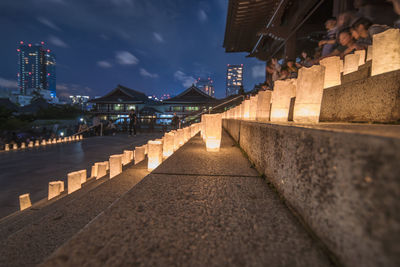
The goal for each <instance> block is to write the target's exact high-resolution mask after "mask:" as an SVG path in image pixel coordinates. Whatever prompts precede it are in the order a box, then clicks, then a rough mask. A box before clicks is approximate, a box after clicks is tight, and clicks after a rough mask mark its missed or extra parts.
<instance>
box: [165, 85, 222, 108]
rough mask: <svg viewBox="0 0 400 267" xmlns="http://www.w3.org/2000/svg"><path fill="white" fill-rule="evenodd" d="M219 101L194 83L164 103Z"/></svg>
mask: <svg viewBox="0 0 400 267" xmlns="http://www.w3.org/2000/svg"><path fill="white" fill-rule="evenodd" d="M216 102H218V100H217V99H215V98H214V97H212V96H209V95H207V94H206V93H204V92H203V91H202V90H200V89H199V88H197V87H196V86H194V85H192V86H190V87H189V88H188V89H186V90H185V91H183V92H182V93H180V94H179V95H177V96H175V97H172V98H170V99H166V100H164V101H163V103H164V104H186V103H187V104H191V103H194V104H197V103H199V104H203V103H204V104H205V103H216Z"/></svg>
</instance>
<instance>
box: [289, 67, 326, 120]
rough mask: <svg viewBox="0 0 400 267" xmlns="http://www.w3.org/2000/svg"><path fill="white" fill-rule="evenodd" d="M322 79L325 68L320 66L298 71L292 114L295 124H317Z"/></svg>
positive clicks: (322, 87) (322, 84)
mask: <svg viewBox="0 0 400 267" xmlns="http://www.w3.org/2000/svg"><path fill="white" fill-rule="evenodd" d="M324 77H325V67H324V66H321V65H314V66H312V67H311V68H301V69H300V70H299V75H298V78H297V88H296V102H295V104H294V114H293V120H294V121H295V122H300V123H310V122H311V123H317V122H318V121H319V114H320V111H321V101H322V93H323V90H324Z"/></svg>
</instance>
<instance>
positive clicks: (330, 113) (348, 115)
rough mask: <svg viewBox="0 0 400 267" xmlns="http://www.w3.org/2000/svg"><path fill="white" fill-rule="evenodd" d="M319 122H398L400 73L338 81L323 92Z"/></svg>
mask: <svg viewBox="0 0 400 267" xmlns="http://www.w3.org/2000/svg"><path fill="white" fill-rule="evenodd" d="M362 71H363V70H362ZM362 71H361V72H362ZM361 72H360V73H361ZM348 75H353V74H348ZM354 75H355V74H354ZM345 76H346V75H345ZM354 79H355V78H354ZM319 120H320V121H327V122H328V121H330V122H351V121H356V122H396V121H400V71H393V72H388V73H384V74H380V75H376V76H372V77H368V78H363V79H360V80H357V79H355V80H353V81H351V82H350V81H349V82H347V83H343V82H342V85H339V86H335V87H331V88H327V89H324V93H323V96H322V103H321V113H320V117H319Z"/></svg>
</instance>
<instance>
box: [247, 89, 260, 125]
mask: <svg viewBox="0 0 400 267" xmlns="http://www.w3.org/2000/svg"><path fill="white" fill-rule="evenodd" d="M257 102H258V96H257V95H255V96H251V97H250V106H249V119H250V120H252V121H254V120H256V118H257Z"/></svg>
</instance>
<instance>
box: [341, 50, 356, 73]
mask: <svg viewBox="0 0 400 267" xmlns="http://www.w3.org/2000/svg"><path fill="white" fill-rule="evenodd" d="M359 62H360V55H357V54H348V55H346V56H345V57H344V65H343V75H346V74H349V73H352V72H355V71H358V63H359Z"/></svg>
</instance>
